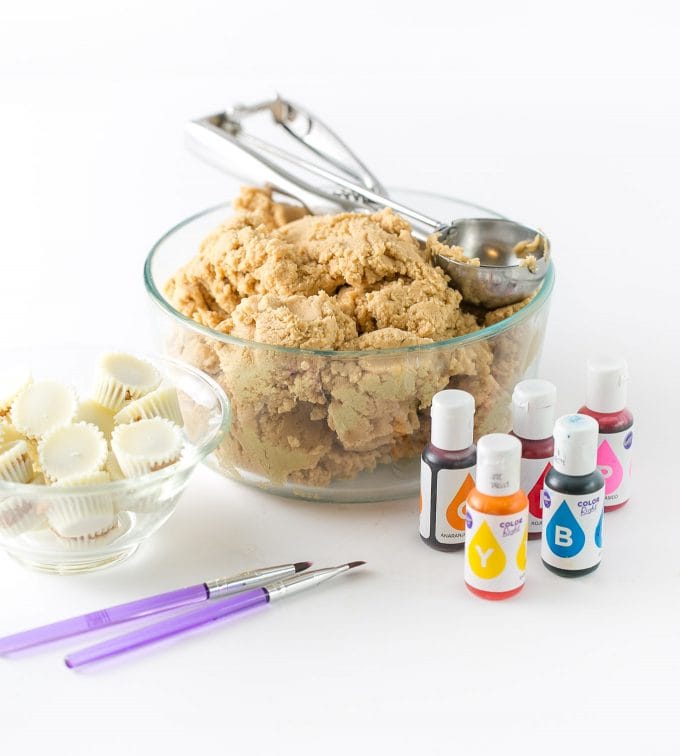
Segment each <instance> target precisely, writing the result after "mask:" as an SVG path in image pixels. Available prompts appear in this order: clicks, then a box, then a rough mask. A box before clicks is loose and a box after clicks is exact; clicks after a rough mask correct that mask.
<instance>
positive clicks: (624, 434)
mask: <svg viewBox="0 0 680 756" xmlns="http://www.w3.org/2000/svg"><path fill="white" fill-rule="evenodd" d="M598 444H599V445H598V448H597V466H598V468H599V470H600V472H601V473H602V476H603V477H604V496H605V498H604V504H605V506H606V507H611V506H616V505H617V504H622V503H623V502H624V501H628V498H629V496H630V466H631V462H632V450H633V428H632V426H631V427H630V428H628V429H627V430H624V431H619V432H618V433H600V435H599V437H598Z"/></svg>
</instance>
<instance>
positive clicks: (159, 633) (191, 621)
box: [64, 562, 365, 669]
mask: <svg viewBox="0 0 680 756" xmlns="http://www.w3.org/2000/svg"><path fill="white" fill-rule="evenodd" d="M362 564H365V562H349V563H348V564H342V565H340V566H338V567H327V568H326V569H322V570H314V571H312V572H306V573H305V574H304V575H295V576H294V577H290V578H287V579H284V580H278V581H276V582H272V583H269V584H268V585H265V586H263V587H262V588H256V589H254V590H250V591H246V592H245V593H240V594H239V595H237V596H231V597H230V598H225V599H221V600H219V601H214V602H211V603H210V604H208V605H207V606H203V607H200V608H198V609H192V610H190V611H188V612H185V613H184V614H181V615H179V616H177V617H171V618H169V619H165V620H161V621H159V622H156V623H154V624H153V625H148V626H147V627H142V628H139V629H138V630H133V631H132V632H130V633H125V634H124V635H120V636H118V637H117V638H111V639H109V640H106V641H103V642H102V643H97V644H96V645H94V646H89V647H88V648H84V649H82V650H80V651H74V652H73V653H72V654H69V655H68V656H67V657H66V658H65V659H64V663H65V664H66V666H67V667H70V668H72V669H73V668H75V667H82V666H84V665H86V664H91V663H92V662H95V661H99V660H100V659H106V658H109V657H113V656H119V655H120V654H124V653H127V652H128V651H132V650H134V649H136V648H141V647H143V646H148V645H150V644H152V643H157V642H158V641H160V640H163V639H164V638H170V637H172V636H175V635H181V634H182V633H185V632H187V631H189V630H192V629H193V628H196V627H200V626H201V625H207V624H208V623H210V622H215V621H216V620H220V619H223V618H224V617H229V616H231V615H233V614H238V613H239V612H242V611H245V610H246V609H250V608H252V607H256V606H259V605H261V604H267V603H269V602H271V601H276V600H278V599H280V598H283V597H285V596H292V595H293V594H295V593H298V592H300V591H303V590H306V589H307V588H313V587H314V586H317V585H319V584H320V583H323V582H325V581H326V580H330V579H331V578H334V577H336V575H341V574H342V573H344V572H347V571H348V570H350V569H352V568H353V567H359V566H360V565H362Z"/></svg>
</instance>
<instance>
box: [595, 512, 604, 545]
mask: <svg viewBox="0 0 680 756" xmlns="http://www.w3.org/2000/svg"><path fill="white" fill-rule="evenodd" d="M602 520H604V510H602V514H601V515H600V519H599V520H598V521H597V527H596V528H595V545H596V546H597V548H598V549H601V548H602Z"/></svg>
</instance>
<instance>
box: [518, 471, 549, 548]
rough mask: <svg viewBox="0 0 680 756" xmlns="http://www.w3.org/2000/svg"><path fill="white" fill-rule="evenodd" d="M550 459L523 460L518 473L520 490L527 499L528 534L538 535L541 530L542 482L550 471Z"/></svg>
mask: <svg viewBox="0 0 680 756" xmlns="http://www.w3.org/2000/svg"><path fill="white" fill-rule="evenodd" d="M551 459H552V457H546V458H545V459H524V458H522V467H521V472H520V488H521V489H522V491H525V492H526V495H527V497H528V498H529V532H530V533H540V532H541V528H542V524H541V522H542V520H541V518H542V509H543V503H542V494H543V481H544V480H545V476H546V475H547V474H548V470H550V467H551V464H550V461H551Z"/></svg>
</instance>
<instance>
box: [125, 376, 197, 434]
mask: <svg viewBox="0 0 680 756" xmlns="http://www.w3.org/2000/svg"><path fill="white" fill-rule="evenodd" d="M152 417H164V418H166V419H167V420H170V421H171V422H173V423H175V424H176V425H179V426H180V427H181V426H182V425H184V420H183V418H182V411H181V410H180V408H179V399H178V398H177V391H176V390H175V388H174V387H172V386H161V387H160V388H157V389H156V390H155V391H152V392H151V393H150V394H147V395H146V396H143V397H141V398H140V399H135V400H134V401H133V402H130V403H129V404H126V405H125V406H124V407H123V409H122V410H120V411H119V412H118V413H117V414H116V416H115V418H114V419H115V423H116V425H124V424H126V423H136V422H137V421H139V420H148V419H149V418H152Z"/></svg>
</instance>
